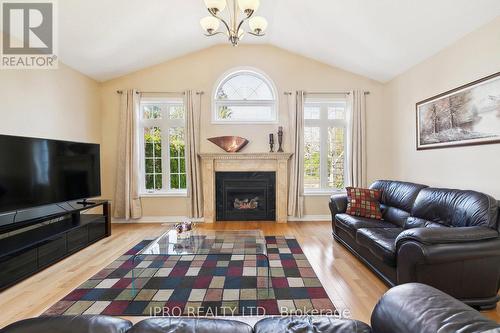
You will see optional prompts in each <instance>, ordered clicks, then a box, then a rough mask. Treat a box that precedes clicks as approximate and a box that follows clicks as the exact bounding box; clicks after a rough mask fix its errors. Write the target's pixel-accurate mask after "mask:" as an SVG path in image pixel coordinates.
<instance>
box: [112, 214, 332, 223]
mask: <svg viewBox="0 0 500 333" xmlns="http://www.w3.org/2000/svg"><path fill="white" fill-rule="evenodd" d="M186 219H188V217H187V216H143V217H141V218H140V219H135V220H124V219H115V218H113V219H112V222H113V223H178V222H182V221H185V220H186ZM331 219H332V217H331V216H330V215H304V216H303V217H301V218H298V217H293V216H289V217H288V221H290V222H320V221H331ZM189 220H191V221H193V222H196V223H200V222H201V223H203V222H204V221H203V218H198V219H189Z"/></svg>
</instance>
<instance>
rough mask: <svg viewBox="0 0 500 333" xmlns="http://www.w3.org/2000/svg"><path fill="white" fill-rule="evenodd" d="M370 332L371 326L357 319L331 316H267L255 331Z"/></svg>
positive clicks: (298, 332) (291, 332)
mask: <svg viewBox="0 0 500 333" xmlns="http://www.w3.org/2000/svg"><path fill="white" fill-rule="evenodd" d="M281 332H287V333H309V332H311V333H313V332H318V333H319V332H321V333H340V332H346V333H347V332H349V333H350V332H352V333H370V332H371V329H370V326H368V325H366V324H365V323H363V322H360V321H357V320H347V319H335V318H331V317H319V316H318V317H314V316H313V317H310V316H290V317H276V318H266V319H262V320H261V321H259V322H257V324H255V333H281Z"/></svg>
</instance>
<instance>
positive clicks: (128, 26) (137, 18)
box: [58, 0, 500, 81]
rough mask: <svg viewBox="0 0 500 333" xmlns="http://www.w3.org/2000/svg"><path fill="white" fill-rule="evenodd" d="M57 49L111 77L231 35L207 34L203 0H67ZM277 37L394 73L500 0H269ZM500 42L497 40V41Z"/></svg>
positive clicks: (334, 61) (314, 54)
mask: <svg viewBox="0 0 500 333" xmlns="http://www.w3.org/2000/svg"><path fill="white" fill-rule="evenodd" d="M58 3H59V31H60V34H59V54H60V59H61V61H63V62H64V63H66V64H68V65H69V66H71V67H73V68H75V69H77V70H79V71H81V72H83V73H85V74H87V75H89V76H91V77H93V78H95V79H97V80H100V81H104V80H107V79H111V78H114V77H117V76H120V75H123V74H126V73H129V72H131V71H134V70H138V69H141V68H145V67H148V66H151V65H154V64H157V63H161V62H163V61H166V60H169V59H172V58H174V57H178V56H181V55H184V54H187V53H189V52H193V51H196V50H199V49H203V48H206V47H209V46H212V45H215V44H220V43H225V42H226V40H225V38H224V37H223V36H218V37H212V38H207V37H205V36H203V33H202V31H201V27H200V25H199V20H200V18H202V17H203V16H206V14H207V13H206V10H205V7H204V2H203V0H62V1H59V2H58ZM258 15H262V16H264V17H266V18H267V19H268V21H269V28H268V32H267V36H266V37H264V38H256V37H252V36H245V38H244V39H243V41H242V43H269V44H273V45H276V46H278V47H281V48H283V49H286V50H289V51H292V52H295V53H298V54H302V55H304V56H307V57H310V58H313V59H316V60H319V61H322V62H325V63H327V64H330V65H333V66H337V67H340V68H343V69H345V70H348V71H351V72H354V73H358V74H361V75H364V76H367V77H370V78H373V79H375V80H379V81H388V80H390V79H392V78H393V77H395V76H396V75H398V74H400V73H402V72H404V71H405V70H407V69H409V68H410V67H412V66H413V65H415V64H417V63H419V62H421V61H422V60H424V59H426V58H428V57H429V56H431V55H433V54H435V53H436V52H438V51H439V50H441V49H443V48H445V47H446V46H447V45H449V44H451V43H453V42H454V41H456V40H457V39H459V38H460V37H462V36H464V35H465V34H467V33H468V32H471V31H473V30H475V29H477V28H478V27H480V26H482V25H484V24H486V23H487V22H489V21H491V20H492V19H494V18H495V17H497V16H499V15H500V0H261V8H260V9H259V11H258ZM492 43H498V41H492Z"/></svg>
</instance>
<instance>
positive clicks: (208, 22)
mask: <svg viewBox="0 0 500 333" xmlns="http://www.w3.org/2000/svg"><path fill="white" fill-rule="evenodd" d="M200 25H201V27H202V28H203V30H205V31H206V32H208V33H209V34H210V35H211V34H213V33H214V32H216V31H217V29H219V25H220V22H219V20H218V19H216V18H215V17H213V16H207V17H204V18H202V19H201V20H200Z"/></svg>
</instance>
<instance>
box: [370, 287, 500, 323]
mask: <svg viewBox="0 0 500 333" xmlns="http://www.w3.org/2000/svg"><path fill="white" fill-rule="evenodd" d="M371 326H372V332H373V333H401V332H415V333H417V332H443V333H447V332H450V333H451V332H485V331H488V330H495V332H497V331H496V330H498V329H500V325H498V324H497V323H495V322H494V321H492V320H488V319H486V318H485V317H483V316H482V315H481V314H480V313H479V312H478V311H476V310H474V309H473V308H471V307H469V306H467V305H465V304H464V303H462V302H460V301H458V300H457V299H455V298H453V297H451V296H449V295H447V294H445V293H443V292H442V291H439V290H437V289H435V288H432V287H430V286H427V285H425V284H420V283H406V284H403V285H399V286H397V287H394V288H392V289H390V290H389V291H388V292H386V293H385V294H384V296H382V298H381V299H380V300H379V302H378V303H377V305H376V306H375V309H374V310H373V312H372V317H371Z"/></svg>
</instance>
